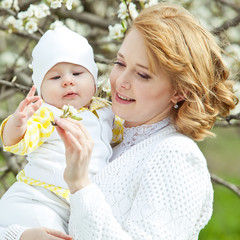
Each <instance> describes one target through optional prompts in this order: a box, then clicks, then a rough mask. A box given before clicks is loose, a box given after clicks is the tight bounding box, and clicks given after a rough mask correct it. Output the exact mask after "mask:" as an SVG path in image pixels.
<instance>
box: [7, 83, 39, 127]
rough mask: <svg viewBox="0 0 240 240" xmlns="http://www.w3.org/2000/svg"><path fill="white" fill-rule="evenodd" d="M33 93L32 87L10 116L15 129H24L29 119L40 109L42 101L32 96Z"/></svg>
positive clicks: (34, 89) (34, 88) (33, 87)
mask: <svg viewBox="0 0 240 240" xmlns="http://www.w3.org/2000/svg"><path fill="white" fill-rule="evenodd" d="M35 91H36V87H35V86H32V88H31V89H30V91H29V93H28V94H27V96H26V98H25V99H24V100H23V101H22V102H20V104H19V106H18V108H17V109H16V111H15V112H14V114H13V115H12V117H11V118H12V120H13V122H14V125H15V127H19V128H21V127H25V126H26V125H27V121H28V120H29V118H31V117H32V115H33V114H34V113H35V112H36V111H37V110H38V109H39V108H40V107H41V105H42V102H43V101H42V99H41V98H40V97H39V96H34V93H35Z"/></svg>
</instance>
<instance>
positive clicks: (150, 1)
mask: <svg viewBox="0 0 240 240" xmlns="http://www.w3.org/2000/svg"><path fill="white" fill-rule="evenodd" d="M156 4H158V0H149V1H148V3H146V4H145V7H150V6H153V5H156Z"/></svg>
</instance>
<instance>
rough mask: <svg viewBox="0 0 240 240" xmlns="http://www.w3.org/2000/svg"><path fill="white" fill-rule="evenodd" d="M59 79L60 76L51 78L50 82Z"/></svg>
mask: <svg viewBox="0 0 240 240" xmlns="http://www.w3.org/2000/svg"><path fill="white" fill-rule="evenodd" d="M59 78H60V76H54V77H51V79H52V80H57V79H59Z"/></svg>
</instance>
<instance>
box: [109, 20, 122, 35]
mask: <svg viewBox="0 0 240 240" xmlns="http://www.w3.org/2000/svg"><path fill="white" fill-rule="evenodd" d="M108 30H109V36H110V37H111V38H112V39H120V38H123V37H124V29H123V27H122V25H121V24H119V23H117V24H115V25H114V26H111V25H110V26H109V27H108Z"/></svg>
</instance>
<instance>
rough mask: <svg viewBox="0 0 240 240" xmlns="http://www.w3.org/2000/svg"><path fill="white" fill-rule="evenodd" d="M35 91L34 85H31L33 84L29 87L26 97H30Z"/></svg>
mask: <svg viewBox="0 0 240 240" xmlns="http://www.w3.org/2000/svg"><path fill="white" fill-rule="evenodd" d="M35 92H36V86H35V85H33V86H32V87H31V89H30V91H29V92H28V94H27V97H32V96H34V94H35Z"/></svg>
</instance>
